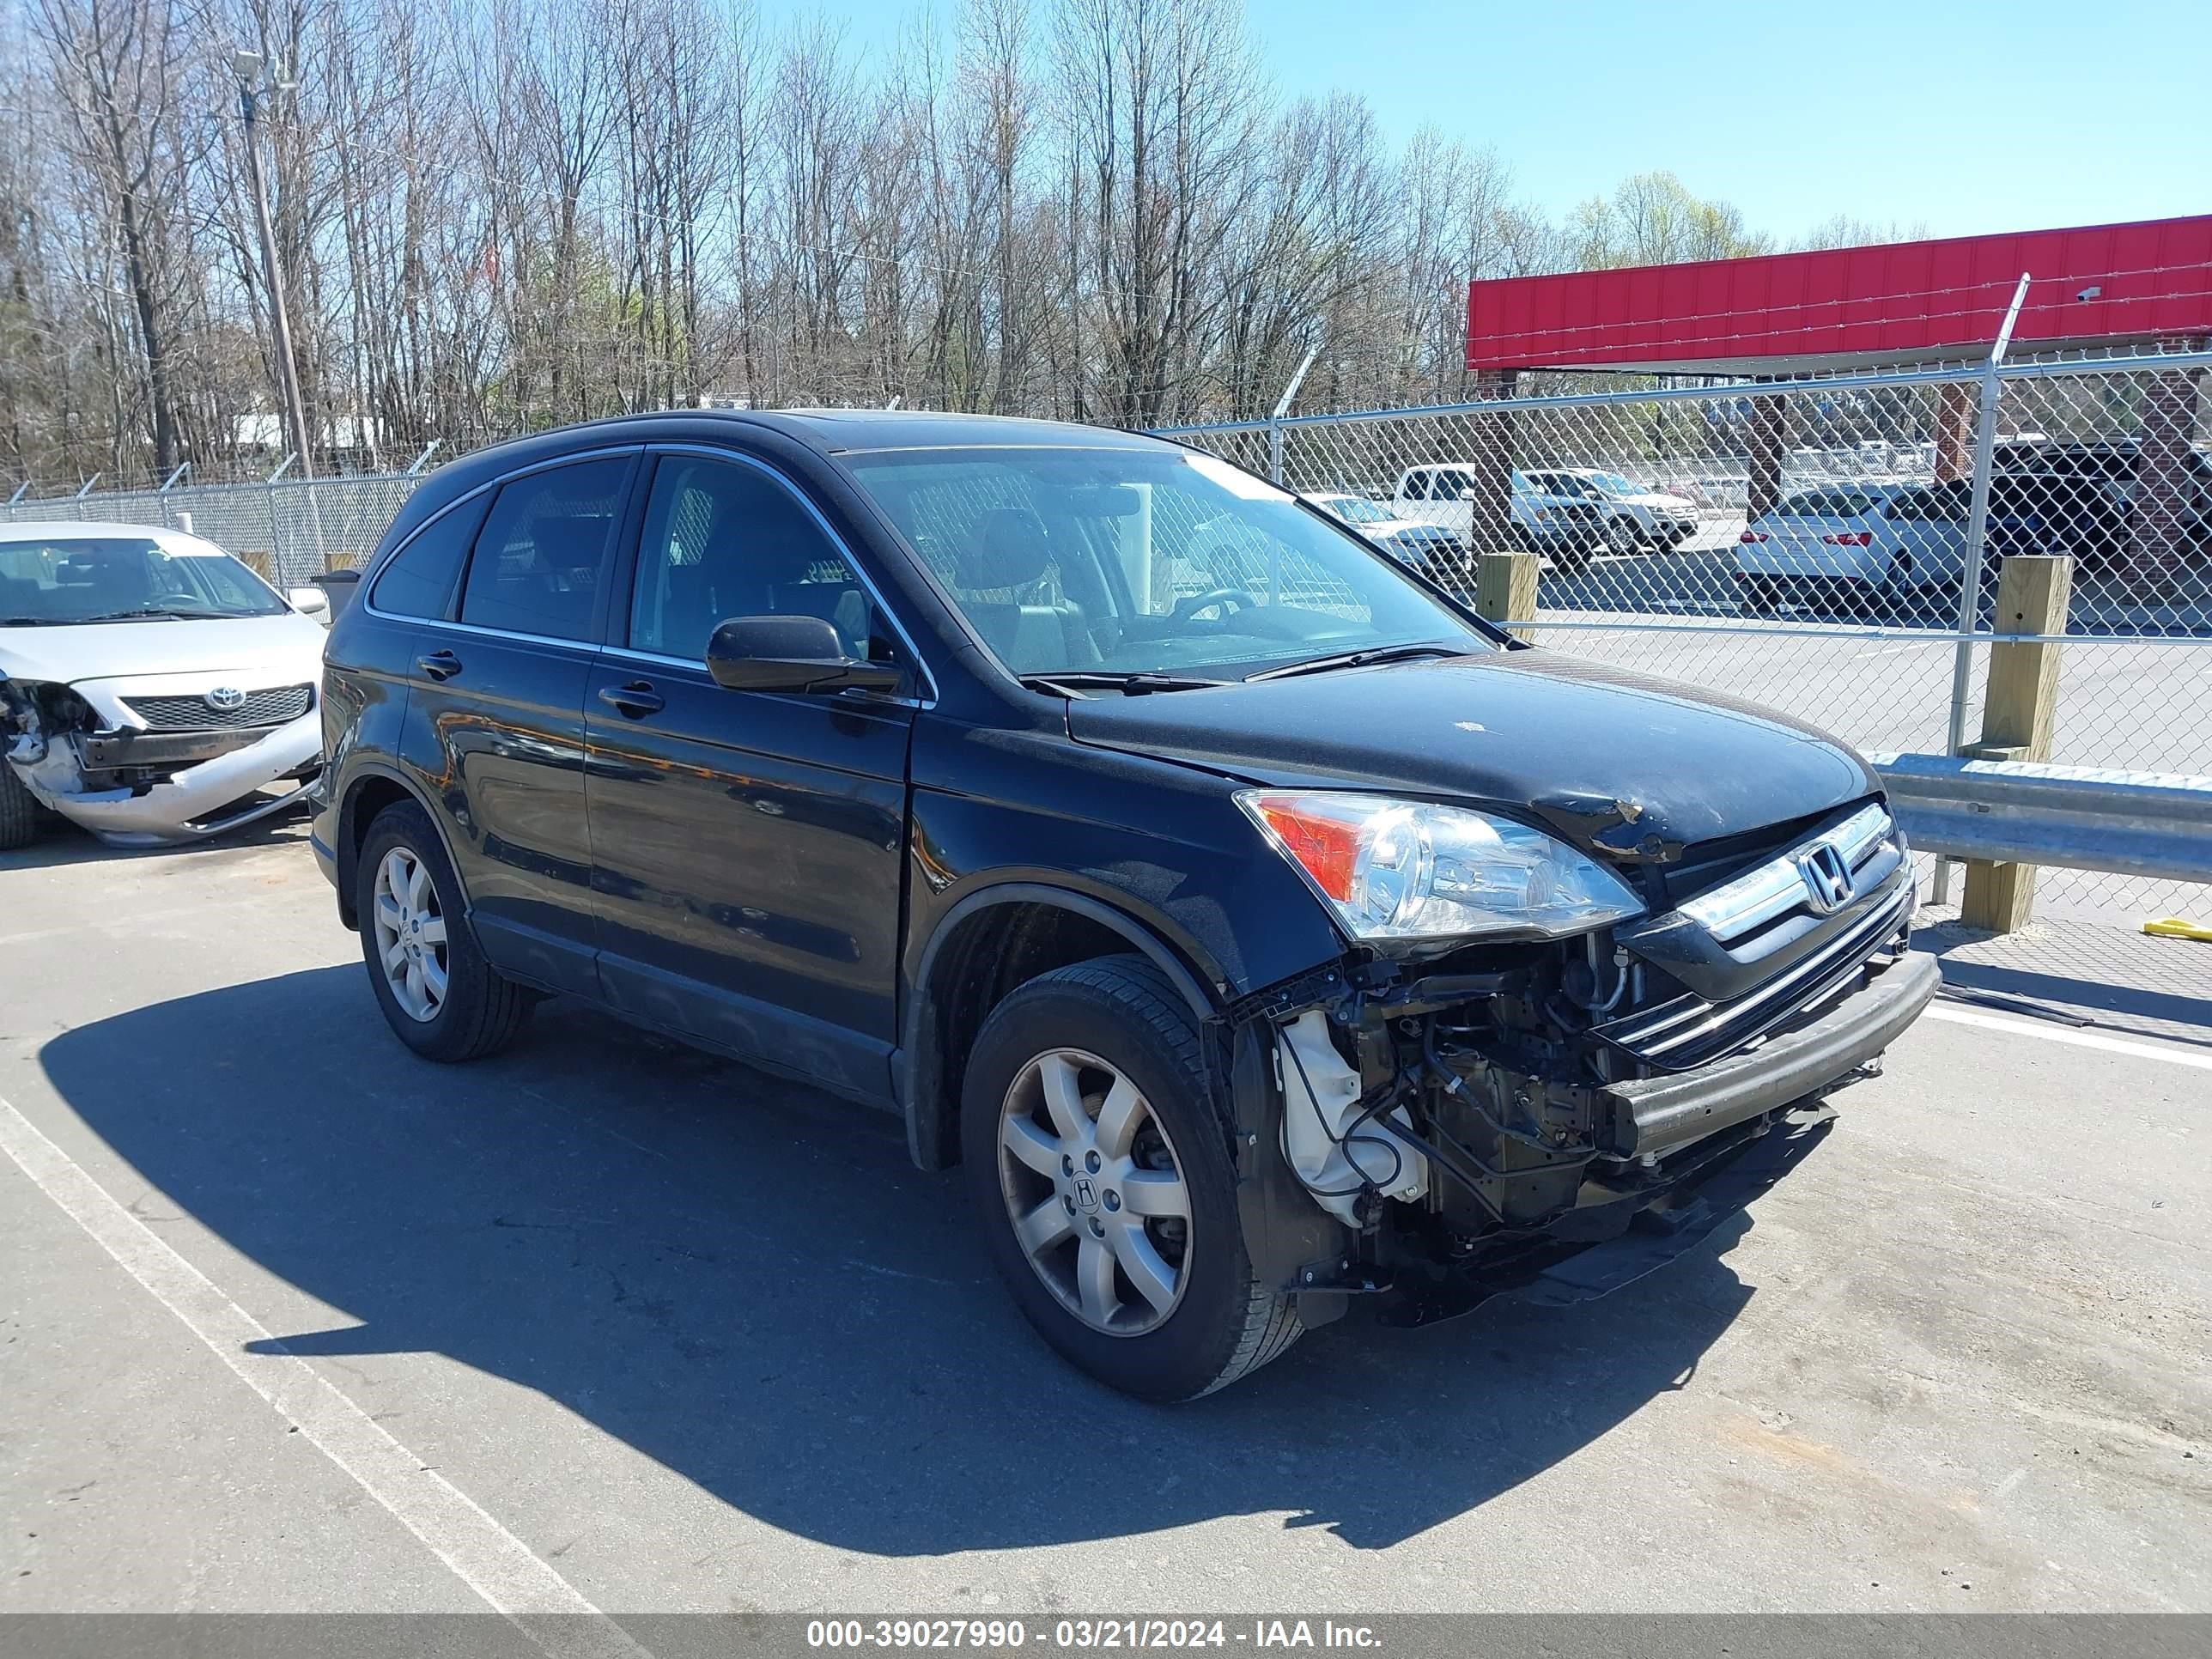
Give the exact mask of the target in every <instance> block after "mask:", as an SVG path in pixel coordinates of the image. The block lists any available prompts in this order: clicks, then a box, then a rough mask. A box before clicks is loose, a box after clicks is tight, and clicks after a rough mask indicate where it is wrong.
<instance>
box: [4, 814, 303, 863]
mask: <svg viewBox="0 0 2212 1659" xmlns="http://www.w3.org/2000/svg"><path fill="white" fill-rule="evenodd" d="M292 842H298V843H300V844H301V846H303V847H304V846H305V845H306V844H307V814H306V813H305V812H304V811H289V812H277V813H275V814H273V815H271V816H270V817H265V818H263V819H262V820H260V822H258V823H249V824H246V825H244V826H243V827H241V828H240V829H233V830H230V831H228V832H227V833H225V834H223V835H221V836H209V837H207V838H206V839H204V840H201V841H180V842H171V843H170V844H168V845H167V846H163V847H110V846H109V845H108V844H107V843H106V842H103V841H101V840H100V838H99V837H98V836H95V835H94V834H93V833H92V832H91V831H90V830H89V829H80V828H79V827H78V826H77V825H76V824H74V823H66V822H64V821H62V820H59V819H49V820H48V821H46V823H41V824H40V826H39V833H38V834H37V835H36V836H34V837H33V839H32V841H31V842H30V844H29V845H28V846H27V847H18V848H12V849H11V850H9V851H7V852H0V870H58V869H61V868H63V867H64V866H68V865H73V864H115V863H120V862H124V861H131V862H137V861H139V860H162V859H174V858H177V857H179V856H180V855H182V854H186V853H220V852H240V851H248V852H250V851H252V850H253V849H255V848H263V847H283V846H287V845H289V844H290V843H292Z"/></svg>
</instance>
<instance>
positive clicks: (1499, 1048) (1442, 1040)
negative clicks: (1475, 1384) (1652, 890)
mask: <svg viewBox="0 0 2212 1659" xmlns="http://www.w3.org/2000/svg"><path fill="white" fill-rule="evenodd" d="M1902 853H1903V849H1902V844H1901V842H1885V843H1884V845H1883V847H1882V848H1881V849H1879V850H1878V852H1877V853H1875V854H1869V855H1867V856H1866V857H1864V858H1863V861H1862V863H1861V865H1860V866H1859V868H1858V870H1857V885H1856V887H1855V890H1853V891H1852V893H1851V894H1850V898H1849V902H1846V903H1844V904H1841V905H1839V906H1838V908H1837V909H1836V911H1835V912H1834V914H1832V915H1827V916H1825V917H1814V918H1808V917H1803V916H1800V917H1796V918H1794V919H1790V920H1789V921H1785V922H1784V924H1783V926H1782V927H1780V928H1779V929H1778V933H1777V935H1776V937H1777V938H1778V939H1780V941H1781V942H1780V943H1778V944H1772V945H1771V954H1770V955H1769V956H1768V957H1767V958H1766V959H1765V960H1763V961H1761V960H1758V959H1757V952H1758V951H1759V949H1760V948H1761V946H1760V944H1759V942H1758V941H1749V942H1747V941H1744V940H1741V939H1740V940H1738V941H1736V942H1735V944H1733V945H1730V946H1729V951H1730V952H1732V954H1730V955H1729V959H1728V960H1726V961H1720V962H1717V963H1709V964H1707V966H1708V967H1711V968H1713V969H1715V972H1722V973H1725V975H1729V976H1730V979H1731V982H1729V984H1727V986H1726V987H1725V988H1726V991H1727V992H1728V994H1722V992H1721V989H1720V988H1719V982H1718V981H1717V979H1716V978H1715V977H1714V975H1713V974H1712V973H1708V974H1706V975H1705V976H1704V977H1702V978H1700V977H1699V976H1698V975H1697V974H1696V973H1695V972H1693V971H1692V968H1691V967H1690V965H1688V964H1687V963H1685V964H1684V973H1685V975H1687V977H1680V976H1677V975H1674V974H1672V973H1669V972H1668V971H1666V969H1665V968H1664V967H1663V966H1662V964H1661V963H1660V961H1659V958H1660V957H1662V956H1663V955H1664V954H1665V953H1664V951H1662V950H1659V949H1655V950H1654V951H1653V956H1652V957H1651V958H1649V959H1647V958H1645V957H1640V956H1638V954H1637V953H1636V951H1635V949H1634V948H1633V946H1632V944H1631V943H1630V941H1631V940H1641V939H1651V938H1658V937H1664V938H1666V939H1669V940H1671V941H1672V945H1671V946H1670V948H1673V947H1679V945H1680V942H1681V941H1680V933H1679V931H1673V932H1670V931H1669V930H1668V929H1666V928H1662V927H1655V926H1654V925H1653V924H1634V925H1632V926H1630V927H1624V928H1623V929H1621V930H1620V933H1617V934H1612V935H1605V936H1602V939H1600V938H1599V937H1593V939H1590V940H1588V941H1583V940H1576V941H1565V942H1559V943H1552V944H1541V943H1539V944H1528V945H1491V946H1486V947H1481V948H1479V949H1475V948H1471V949H1469V950H1468V951H1463V952H1460V953H1457V954H1455V955H1454V956H1452V957H1447V958H1443V959H1433V958H1432V959H1431V960H1428V961H1426V962H1424V963H1412V962H1407V961H1401V960H1392V959H1389V958H1387V957H1376V956H1373V955H1363V954H1362V953H1361V952H1359V951H1352V952H1351V953H1348V954H1347V955H1346V957H1345V958H1344V959H1343V960H1342V961H1340V962H1339V963H1334V964H1330V965H1328V966H1326V967H1324V968H1322V969H1316V970H1315V971H1314V972H1312V973H1310V974H1308V975H1303V976H1301V977H1299V978H1298V979H1297V980H1294V981H1287V982H1285V983H1283V984H1281V985H1278V986H1274V987H1268V988H1267V989H1266V990H1263V991H1261V992H1259V993H1255V994H1253V995H1252V996H1249V997H1247V998H1245V999H1244V1000H1243V1001H1242V1002H1240V1003H1238V1004H1237V1005H1235V1006H1231V1008H1228V1009H1226V1010H1225V1011H1224V1012H1223V1013H1222V1015H1221V1016H1220V1018H1219V1019H1218V1022H1217V1026H1218V1030H1219V1033H1220V1036H1221V1038H1222V1041H1223V1042H1224V1043H1225V1054H1224V1060H1225V1063H1226V1064H1228V1065H1229V1066H1230V1067H1231V1070H1230V1073H1229V1075H1230V1079H1231V1097H1232V1100H1233V1101H1234V1103H1235V1109H1236V1116H1237V1146H1236V1152H1237V1157H1238V1159H1239V1165H1240V1174H1241V1176H1242V1178H1243V1179H1242V1187H1241V1191H1242V1193H1243V1219H1244V1223H1245V1232H1246V1243H1247V1246H1248V1249H1249V1250H1250V1252H1251V1255H1252V1257H1253V1261H1254V1264H1255V1268H1257V1269H1258V1270H1259V1271H1260V1272H1261V1273H1263V1274H1265V1275H1267V1277H1268V1278H1269V1279H1271V1280H1272V1281H1273V1282H1274V1283H1276V1284H1278V1285H1281V1286H1282V1287H1283V1288H1285V1290H1288V1291H1293V1292H1294V1293H1296V1294H1297V1296H1298V1297H1299V1302H1300V1305H1301V1313H1302V1316H1303V1317H1304V1319H1305V1320H1306V1322H1308V1323H1310V1324H1318V1323H1322V1322H1327V1321H1328V1320H1329V1319H1332V1318H1334V1317H1336V1316H1338V1315H1340V1314H1341V1313H1342V1312H1344V1311H1345V1310H1346V1308H1347V1307H1348V1306H1349V1304H1350V1302H1351V1300H1352V1298H1353V1297H1365V1298H1370V1299H1371V1300H1373V1301H1374V1302H1376V1304H1378V1306H1377V1311H1378V1313H1380V1314H1381V1316H1383V1318H1384V1319H1385V1320H1386V1321H1388V1322H1397V1323H1421V1322H1427V1321H1429V1320H1433V1319H1437V1318H1443V1317H1447V1316H1451V1315H1454V1314H1457V1313H1463V1312H1466V1311H1468V1310H1470V1309H1472V1308H1474V1307H1477V1306H1479V1305H1480V1304H1482V1303H1484V1302H1486V1301H1488V1300H1490V1299H1492V1298H1493V1297H1498V1296H1500V1295H1505V1294H1518V1295H1522V1296H1524V1297H1528V1298H1533V1299H1536V1300H1550V1301H1554V1302H1557V1301H1571V1300H1580V1299H1584V1298H1586V1297H1590V1296H1595V1295H1601V1294H1603V1293H1605V1291H1608V1290H1610V1289H1613V1288H1616V1287H1617V1286H1618V1285H1620V1284H1625V1283H1627V1282H1629V1281H1630V1280H1632V1279H1635V1278H1638V1277H1641V1276H1642V1274H1643V1273H1647V1272H1649V1271H1650V1270H1651V1269H1652V1268H1654V1267H1658V1266H1661V1265H1663V1264H1664V1263H1665V1262H1666V1261H1670V1260H1673V1259H1674V1257H1675V1256H1677V1255H1680V1254H1681V1253H1682V1252H1683V1251H1685V1250H1686V1249H1690V1248H1692V1246H1693V1245H1695V1244H1696V1243H1698V1242H1699V1240H1700V1239H1703V1238H1705V1237H1708V1236H1709V1235H1710V1234H1711V1232H1712V1231H1714V1230H1715V1229H1716V1228H1717V1227H1719V1226H1720V1225H1723V1223H1725V1222H1726V1221H1727V1219H1728V1218H1729V1216H1731V1215H1733V1214H1735V1213H1737V1212H1740V1211H1741V1206H1742V1205H1743V1203H1745V1202H1747V1201H1748V1199H1749V1198H1750V1197H1752V1196H1755V1195H1756V1194H1757V1193H1759V1192H1761V1191H1764V1190H1765V1188H1766V1187H1767V1186H1768V1185H1771V1182H1772V1181H1773V1180H1774V1179H1777V1178H1778V1176H1779V1175H1780V1174H1781V1173H1782V1172H1784V1170H1787V1169H1789V1168H1790V1167H1792V1166H1794V1164H1796V1162H1797V1161H1798V1160H1799V1159H1800V1158H1802V1157H1803V1156H1804V1154H1805V1153H1806V1152H1808V1151H1809V1150H1810V1149H1811V1147H1813V1146H1815V1145H1817V1144H1818V1143H1819V1140H1820V1138H1821V1136H1822V1135H1823V1134H1824V1133H1825V1129H1826V1120H1827V1119H1828V1117H1829V1116H1830V1115H1831V1114H1830V1112H1829V1110H1828V1108H1827V1106H1826V1099H1827V1097H1828V1096H1829V1094H1830V1093H1831V1092H1832V1091H1834V1090H1836V1089H1837V1088H1838V1087H1840V1086H1841V1085H1844V1084H1847V1083H1849V1082H1851V1081H1853V1080H1855V1079H1858V1078H1861V1077H1864V1076H1868V1075H1871V1074H1872V1073H1874V1072H1875V1071H1876V1070H1878V1069H1879V1064H1878V1062H1879V1058H1880V1056H1881V1053H1882V1052H1883V1050H1884V1049H1885V1048H1887V1047H1888V1046H1889V1045H1890V1043H1892V1042H1893V1041H1894V1040H1895V1039H1896V1038H1897V1037H1898V1036H1899V1035H1900V1034H1901V1033H1902V1032H1903V1031H1904V1030H1905V1029H1906V1028H1907V1027H1909V1026H1910V1025H1911V1023H1912V1022H1913V1020H1914V1019H1915V1018H1917V1017H1918V1015H1919V1014H1920V1012H1921V1011H1922V1010H1923V1008H1924V1007H1925V1006H1927V1004H1928V1002H1929V1000H1930V999H1932V998H1933V996H1934V995H1935V994H1936V990H1937V988H1938V987H1939V985H1940V983H1941V971H1940V968H1939V966H1938V964H1937V963H1936V961H1935V960H1934V959H1933V958H1932V957H1926V956H1922V955H1915V954H1913V953H1911V951H1909V950H1908V949H1907V948H1906V945H1907V943H1908V940H1909V935H1910V926H1911V915H1912V908H1913V894H1912V875H1911V866H1910V864H1909V861H1908V860H1905V858H1904V857H1903V855H1902ZM1661 920H1662V921H1668V920H1671V918H1666V917H1662V919H1661ZM1639 930H1641V932H1640V933H1639ZM1585 948H1587V955H1584V954H1583V953H1584V951H1585ZM1608 960H1609V961H1610V962H1611V963H1615V964H1617V966H1615V967H1614V968H1613V970H1612V977H1613V987H1612V989H1613V995H1612V997H1611V998H1610V999H1608V998H1607V971H1606V965H1607V962H1608ZM1692 981H1694V982H1695V984H1696V985H1697V986H1698V987H1700V988H1701V989H1702V991H1703V992H1705V993H1710V995H1705V994H1699V989H1693V988H1692ZM1692 1029H1694V1030H1698V1031H1699V1032H1701V1033H1705V1034H1706V1035H1705V1036H1700V1038H1699V1040H1698V1041H1697V1042H1694V1043H1689V1044H1686V1045H1685V1048H1676V1049H1674V1050H1673V1051H1671V1052H1669V1053H1668V1054H1665V1055H1661V1054H1656V1053H1652V1052H1649V1051H1647V1052H1643V1053H1639V1052H1638V1046H1637V1044H1638V1042H1642V1040H1643V1039H1644V1037H1645V1036H1648V1035H1649V1033H1650V1031H1653V1030H1680V1031H1687V1030H1692ZM1324 1031H1325V1033H1326V1036H1327V1041H1326V1042H1322V1041H1317V1038H1318V1037H1319V1036H1320V1034H1322V1033H1323V1032H1324ZM1723 1037H1724V1038H1725V1042H1723V1041H1722V1039H1723ZM1629 1039H1635V1041H1634V1042H1632V1041H1630V1040H1629ZM1686 1049H1694V1050H1695V1053H1694V1058H1693V1057H1692V1054H1691V1053H1690V1052H1686ZM1301 1114H1303V1115H1304V1121H1302V1119H1301Z"/></svg>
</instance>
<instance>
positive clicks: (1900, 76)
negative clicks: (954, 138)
mask: <svg viewBox="0 0 2212 1659" xmlns="http://www.w3.org/2000/svg"><path fill="white" fill-rule="evenodd" d="M1037 3H1038V8H1039V10H1040V12H1042V11H1043V10H1045V9H1047V7H1048V0H1037ZM801 4H804V5H805V7H806V9H809V10H814V9H819V10H822V11H823V12H825V13H827V14H829V15H831V16H837V15H843V16H845V17H847V18H848V19H849V20H850V38H851V40H853V42H854V44H855V45H864V46H869V47H871V48H872V49H873V48H879V47H880V46H883V45H884V44H885V43H887V42H888V41H889V40H890V37H891V35H892V33H894V31H895V29H896V25H897V22H898V21H899V20H901V19H902V18H903V17H905V16H907V15H910V14H911V13H912V12H914V11H915V10H917V9H919V7H918V6H917V5H915V4H913V3H908V0H763V15H765V16H767V17H768V18H769V19H770V20H775V19H780V18H785V17H788V16H790V15H793V12H794V11H795V9H797V8H798V7H799V5H801ZM936 9H937V12H938V15H939V16H940V17H944V18H950V17H951V15H953V14H954V10H955V3H954V0H936ZM1246 15H1247V17H1248V19H1249V24H1250V27H1251V31H1252V33H1253V36H1254V37H1255V40H1257V41H1258V42H1259V45H1260V47H1261V53H1262V55H1263V57H1264V58H1265V59H1266V61H1267V65H1268V67H1269V68H1270V70H1272V71H1273V74H1274V76H1276V78H1277V80H1278V82H1279V83H1280V85H1281V86H1282V87H1283V88H1285V91H1287V92H1289V93H1291V94H1294V95H1295V94H1324V93H1327V92H1328V91H1331V90H1333V89H1336V88H1342V89H1344V90H1346V91H1352V92H1359V93H1364V94H1365V95H1366V97H1367V99H1368V100H1369V102H1370V104H1371V105H1373V106H1374V107H1375V109H1376V112H1377V113H1378V115H1379V116H1380V117H1381V118H1382V120H1383V125H1384V127H1385V130H1386V131H1388V132H1389V135H1390V136H1391V137H1393V138H1394V139H1402V138H1403V137H1405V136H1406V135H1407V134H1408V133H1410V132H1412V131H1413V130H1414V129H1415V128H1416V127H1418V126H1419V125H1421V124H1422V123H1423V122H1431V123H1434V124H1435V125H1437V126H1439V127H1441V128H1443V130H1444V131H1447V132H1449V133H1450V134H1451V135H1453V136H1455V137H1462V138H1465V139H1468V140H1470V141H1472V142H1475V143H1487V144H1491V145H1492V146H1494V147H1495V148H1496V149H1498V152H1499V153H1500V154H1501V155H1503V156H1504V158H1505V159H1506V160H1507V161H1509V162H1510V164H1511V166H1512V168H1513V173H1514V177H1515V181H1516V186H1517V188H1518V191H1519V192H1520V193H1521V194H1522V195H1523V196H1525V197H1528V198H1530V199H1532V200H1533V201H1534V202H1536V203H1538V204H1541V205H1542V206H1543V207H1545V208H1546V209H1547V210H1550V211H1551V212H1552V213H1553V215H1554V216H1556V215H1558V214H1559V213H1560V212H1562V211H1564V210H1565V209H1566V208H1567V207H1568V206H1570V205H1571V204H1573V203H1574V202H1576V201H1578V200H1580V199H1582V198H1583V197H1587V196H1590V195H1594V194H1598V193H1601V192H1604V191H1609V190H1610V189H1611V188H1612V187H1613V185H1614V184H1616V183H1617V182H1619V180H1620V179H1622V178H1624V177H1626V175H1627V174H1629V173H1635V172H1639V171H1642V170H1644V169H1646V168H1653V167H1664V168H1667V169H1669V170H1670V171H1672V172H1674V173H1677V174H1679V175H1680V178H1681V179H1682V181H1683V183H1684V184H1686V185H1688V186H1689V188H1690V189H1692V190H1693V191H1697V192H1698V193H1699V195H1703V196H1714V197H1723V198H1725V199H1727V200H1729V201H1732V202H1734V203H1735V204H1736V205H1737V206H1739V207H1741V209H1742V210H1744V214H1745V216H1746V217H1747V220H1748V221H1749V222H1750V224H1751V225H1752V226H1753V228H1757V229H1761V230H1768V231H1772V232H1775V233H1777V234H1780V235H1783V236H1785V237H1786V236H1788V235H1790V234H1794V233H1796V232H1800V231H1802V230H1806V229H1808V228H1811V227H1812V226H1814V225H1815V224H1817V223H1819V222H1821V221H1822V220H1825V219H1827V218H1830V217H1832V216H1834V215H1836V214H1838V213H1847V214H1850V215H1851V216H1854V217H1857V218H1860V219H1866V220H1871V221H1874V222H1879V223H1887V222H1890V221H1897V222H1901V223H1904V224H1907V225H1911V224H1915V223H1920V222H1924V223H1925V224H1926V226H1927V227H1928V228H1929V232H1930V233H1931V234H1936V235H1939V236H1940V235H1966V234H1978V233H1981V232H1986V231H2002V230H2033V229H2039V228H2046V227H2050V226H2057V225H2074V224H2097V223H2102V222H2107V221H2112V220H2122V219H2148V218H2158V217H2163V216H2168V215H2175V214H2185V213H2203V212H2212V10H2208V9H2207V7H2206V5H2205V4H2204V0H2196V3H2193V4H2191V3H2183V0H2008V3H2003V4H1995V3H1989V0H1979V3H1972V4H1963V3H1959V0H1911V3H1908V0H1849V3H1848V4H1844V5H1835V4H1821V3H1812V4H1807V3H1804V0H1797V3H1786V0H1775V3H1768V4H1744V3H1735V0H1729V3H1722V0H1680V3H1676V4H1663V3H1651V4H1644V5H1632V4H1623V3H1615V0H1583V3H1577V0H1564V3H1562V0H1553V3H1551V4H1535V3H1527V0H1522V3H1518V4H1513V5H1497V4H1474V3H1468V0H1458V3H1447V0H1247V12H1246Z"/></svg>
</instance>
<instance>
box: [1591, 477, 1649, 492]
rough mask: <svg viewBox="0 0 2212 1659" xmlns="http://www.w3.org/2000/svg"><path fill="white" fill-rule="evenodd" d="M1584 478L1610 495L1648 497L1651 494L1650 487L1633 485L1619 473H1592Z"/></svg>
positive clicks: (1638, 484)
mask: <svg viewBox="0 0 2212 1659" xmlns="http://www.w3.org/2000/svg"><path fill="white" fill-rule="evenodd" d="M1584 476H1585V477H1588V478H1589V481H1590V483H1593V484H1595V485H1596V486H1597V487H1598V488H1599V489H1602V490H1603V491H1605V493H1606V494H1607V495H1650V493H1651V490H1650V486H1648V485H1645V484H1640V483H1630V482H1629V481H1628V480H1627V479H1626V478H1624V477H1621V476H1620V474H1619V473H1618V472H1591V473H1588V474H1585V475H1584Z"/></svg>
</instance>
